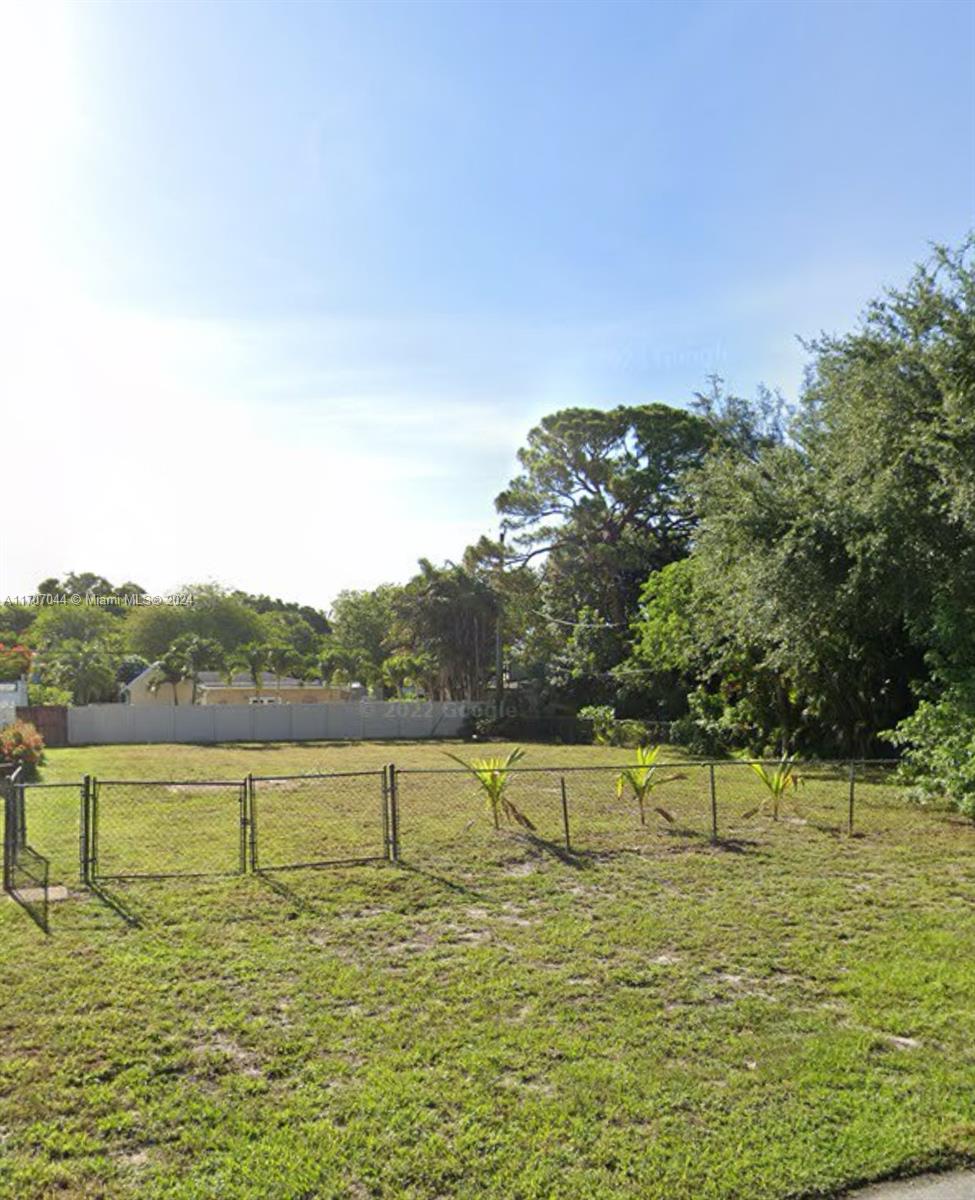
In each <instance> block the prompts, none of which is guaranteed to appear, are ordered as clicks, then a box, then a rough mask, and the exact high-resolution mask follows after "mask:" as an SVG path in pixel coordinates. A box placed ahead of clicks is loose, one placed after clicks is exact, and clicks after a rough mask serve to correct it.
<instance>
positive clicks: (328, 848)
mask: <svg viewBox="0 0 975 1200" xmlns="http://www.w3.org/2000/svg"><path fill="white" fill-rule="evenodd" d="M386 820H387V817H386V789H385V773H384V772H383V771H357V772H348V773H342V774H333V775H295V776H261V777H257V776H254V777H252V778H251V781H250V821H251V837H250V844H251V865H252V866H253V868H254V870H255V871H273V870H284V869H287V868H291V867H315V866H328V865H330V864H339V863H350V862H370V861H374V860H376V859H381V858H385V857H386Z"/></svg>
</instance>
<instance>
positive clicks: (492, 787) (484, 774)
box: [445, 746, 535, 830]
mask: <svg viewBox="0 0 975 1200" xmlns="http://www.w3.org/2000/svg"><path fill="white" fill-rule="evenodd" d="M445 753H446V754H447V757H448V758H452V759H453V760H454V762H457V763H460V765H461V766H462V767H463V768H464V769H465V770H466V771H469V772H470V774H471V775H473V776H474V778H475V779H476V780H477V782H478V783H479V784H480V785H481V789H482V790H483V792H484V798H485V799H486V800H487V806H488V812H489V813H490V814H491V817H492V819H493V820H494V828H495V829H500V827H501V818H502V817H505V818H507V820H509V821H515V822H517V824H519V825H523V826H524V827H525V829H531V830H534V828H535V826H534V825H533V824H532V823H531V821H529V819H528V818H527V817H526V816H525V814H524V813H523V812H522V811H521V810H520V809H519V808H517V807H516V806H515V805H514V804H513V803H512V802H511V800H510V799H509V798H508V795H507V791H508V784H509V783H510V782H511V768H512V767H513V766H514V765H515V763H516V762H519V761H520V760H521V759H523V758H524V757H525V752H524V750H522V749H521V747H520V746H517V747H516V748H515V749H514V750H512V751H510V753H509V754H508V755H507V756H506V757H505V758H500V757H499V758H475V759H473V760H472V761H471V762H465V761H464V760H463V759H462V758H458V757H457V755H456V754H451V753H450V752H449V751H445Z"/></svg>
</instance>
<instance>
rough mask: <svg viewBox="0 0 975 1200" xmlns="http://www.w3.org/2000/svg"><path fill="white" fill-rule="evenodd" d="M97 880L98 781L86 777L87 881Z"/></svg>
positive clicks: (94, 777)
mask: <svg viewBox="0 0 975 1200" xmlns="http://www.w3.org/2000/svg"><path fill="white" fill-rule="evenodd" d="M97 878H98V779H97V777H96V776H94V775H90V776H89V777H88V881H89V883H94V882H95V880H96V879H97Z"/></svg>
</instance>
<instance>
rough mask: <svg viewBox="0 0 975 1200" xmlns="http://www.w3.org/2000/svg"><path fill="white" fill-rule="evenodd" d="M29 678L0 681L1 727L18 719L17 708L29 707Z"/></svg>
mask: <svg viewBox="0 0 975 1200" xmlns="http://www.w3.org/2000/svg"><path fill="white" fill-rule="evenodd" d="M27 703H28V700H27V680H26V679H18V680H17V681H16V682H14V683H0V729H2V728H3V726H4V725H12V724H13V722H14V721H15V720H16V719H17V709H18V708H26V707H27Z"/></svg>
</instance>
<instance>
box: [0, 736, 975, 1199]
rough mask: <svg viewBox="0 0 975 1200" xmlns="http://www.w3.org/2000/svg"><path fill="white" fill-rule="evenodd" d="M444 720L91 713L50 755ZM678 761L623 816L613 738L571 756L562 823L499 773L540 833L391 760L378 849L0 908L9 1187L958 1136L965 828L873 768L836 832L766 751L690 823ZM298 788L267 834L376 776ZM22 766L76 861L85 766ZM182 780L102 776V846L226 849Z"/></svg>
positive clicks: (520, 1166) (98, 769) (155, 759)
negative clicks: (302, 727) (179, 839)
mask: <svg viewBox="0 0 975 1200" xmlns="http://www.w3.org/2000/svg"><path fill="white" fill-rule="evenodd" d="M454 748H455V749H456V747H454ZM503 749H504V748H502V752H503ZM441 750H442V748H441V747H436V746H431V745H417V744H411V745H407V744H402V745H390V744H389V743H383V744H377V745H372V746H369V745H349V746H347V747H341V748H340V747H337V746H275V747H269V748H257V747H226V746H224V747H212V748H209V747H158V746H156V747H143V746H137V747H93V748H89V749H70V750H64V751H53V752H51V753H50V762H49V764H48V766H47V767H46V769H45V778H46V779H47V780H57V779H61V780H70V779H76V778H77V777H78V775H79V774H80V773H81V772H83V771H89V772H91V773H94V774H96V775H98V776H99V777H100V778H103V779H109V778H129V779H131V778H168V779H171V780H189V779H200V778H205V777H211V778H227V779H238V778H240V777H242V776H243V775H244V774H246V773H248V772H253V773H255V774H266V775H275V774H281V775H283V774H288V773H290V772H307V771H312V770H316V769H318V770H326V771H334V770H350V771H351V770H367V769H371V768H376V767H378V766H380V765H381V764H382V763H384V762H387V761H389V760H394V761H395V762H396V763H397V765H399V766H403V767H406V766H412V767H414V768H422V767H424V766H436V767H441V766H449V765H450V764H449V762H448V761H447V760H446V759H445V758H444V757H443V755H442V753H441ZM461 752H462V753H464V751H461ZM472 753H473V749H472ZM626 757H627V756H626V752H625V751H620V750H613V749H602V748H588V747H565V748H559V747H541V746H532V747H530V748H529V757H528V758H527V759H526V760H525V765H526V766H529V765H536V766H539V765H545V764H553V763H557V764H560V765H577V766H582V765H589V764H612V763H619V762H620V761H621V759H622V760H625V759H626ZM668 757H669V758H672V757H673V755H668ZM684 771H685V773H686V775H687V778H686V779H685V780H681V781H678V782H676V783H673V784H668V785H666V786H665V787H663V788H661V789H660V791H659V793H657V794H655V797H654V800H655V802H656V801H659V802H660V803H661V805H662V806H663V807H665V808H667V810H668V812H670V814H671V815H672V816H673V818H674V821H673V823H672V824H670V823H668V822H666V821H665V820H663V819H662V818H659V817H657V816H654V818H653V821H652V823H651V824H649V825H648V826H647V827H646V828H642V827H640V825H639V820H638V815H637V814H636V812H635V809H634V808H633V807H632V806H631V808H630V809H629V810H627V809H626V807H625V805H620V803H619V802H618V801H617V800H616V797H615V791H614V789H613V778H614V775H613V772H612V771H611V770H608V769H606V768H605V766H604V767H603V769H601V770H592V771H585V772H576V773H571V774H567V775H566V782H567V789H568V795H569V804H570V814H571V819H572V847H573V849H572V852H566V851H565V849H564V847H561V846H560V845H559V844H558V841H557V839H558V837H559V836H561V796H560V792H559V790H558V781H557V780H553V779H552V778H551V777H547V776H534V778H533V777H531V776H529V775H527V774H526V775H523V776H518V777H517V779H516V781H515V783H514V784H513V785H512V786H513V787H517V788H518V789H519V792H518V796H517V802H518V804H519V807H520V808H522V809H523V810H524V811H526V812H527V813H528V815H529V816H530V817H531V818H532V819H533V821H534V822H535V823H536V825H537V826H538V832H539V836H538V837H537V838H532V837H528V836H525V835H523V834H521V833H516V832H513V831H509V830H502V831H500V832H497V833H496V832H494V831H493V830H492V829H491V828H490V824H489V820H488V818H487V816H486V814H485V812H484V808H483V801H482V800H481V799H480V797H479V796H478V794H477V789H476V785H474V784H473V781H472V780H470V779H467V780H465V779H464V778H463V777H462V776H459V775H458V776H444V777H435V776H429V775H426V776H425V775H414V776H409V775H406V776H403V777H402V780H401V797H400V799H401V811H402V842H403V853H404V856H405V860H406V861H405V862H404V865H402V866H400V867H395V866H392V865H386V864H379V865H374V866H361V867H340V868H329V869H327V870H306V871H280V872H270V873H268V874H267V875H266V876H252V875H247V876H243V877H236V878H235V877H228V878H213V879H203V880H164V881H149V880H140V881H137V882H130V883H116V882H112V883H109V884H106V885H105V887H106V893H105V896H104V898H98V897H95V896H91V895H88V894H87V893H83V892H82V891H80V889H78V891H77V894H76V895H74V896H73V897H72V898H71V899H70V900H68V901H65V902H61V903H58V904H55V905H53V906H52V910H51V920H52V926H51V927H52V935H51V936H50V937H49V938H44V937H43V936H42V935H41V934H40V933H39V931H37V930H36V929H35V928H34V927H33V926H32V925H31V924H30V922H29V921H28V920H27V918H26V916H25V915H24V913H23V912H21V911H20V910H19V909H18V908H17V907H16V906H15V905H13V904H12V903H7V904H4V905H2V906H0V938H2V943H0V944H2V946H3V951H2V962H3V965H4V968H5V969H4V972H3V992H2V1000H0V1021H2V1029H0V1039H2V1042H0V1044H2V1046H3V1050H2V1052H0V1139H2V1140H0V1145H2V1151H0V1155H2V1157H0V1197H3V1198H4V1200H6V1198H8V1197H9V1198H10V1200H35V1198H39V1197H49V1196H55V1195H56V1196H60V1197H65V1198H66V1200H75V1198H76V1197H77V1198H81V1197H86V1198H87V1197H139V1198H140V1200H141V1198H142V1197H147V1198H149V1200H153V1198H156V1197H174V1198H175V1197H180V1198H184V1200H189V1198H193V1200H197V1198H199V1200H204V1198H206V1200H209V1198H211V1197H213V1198H216V1197H219V1198H221V1200H224V1198H228V1200H229V1198H234V1200H236V1198H243V1197H248V1198H253V1200H279V1198H280V1200H285V1198H287V1200H299V1198H309V1200H310V1198H312V1197H314V1198H316V1200H317V1198H319V1197H323V1198H324V1197H335V1198H339V1197H342V1198H343V1200H344V1198H346V1197H351V1198H353V1200H358V1198H360V1197H390V1198H394V1197H396V1198H398V1197H417V1198H419V1197H423V1198H430V1200H433V1198H434V1197H438V1198H439V1197H463V1198H471V1200H473V1198H475V1197H477V1198H481V1197H485V1198H494V1197H496V1198H498V1200H501V1198H502V1197H503V1198H504V1200H516V1198H525V1200H528V1198H539V1200H540V1198H543V1197H579V1198H580V1200H583V1198H589V1197H594V1198H603V1197H605V1198H610V1197H613V1198H616V1197H633V1198H636V1197H640V1198H641V1200H647V1198H649V1200H655V1198H659V1200H744V1198H747V1200H763V1198H769V1200H771V1198H777V1200H782V1198H785V1197H804V1196H827V1195H831V1194H834V1193H835V1192H836V1191H837V1190H839V1189H840V1188H841V1187H842V1186H844V1185H848V1184H850V1183H853V1182H858V1181H862V1180H866V1179H870V1178H876V1177H879V1176H883V1175H886V1174H890V1173H894V1172H901V1171H907V1170H911V1169H914V1168H918V1167H921V1166H930V1165H942V1164H947V1163H949V1162H953V1161H960V1160H963V1159H969V1158H972V1157H975V1046H973V1043H972V1039H971V1036H970V1030H971V1028H972V1024H973V1020H975V988H973V986H972V983H973V975H972V967H971V947H972V946H973V945H975V903H973V902H975V829H973V828H972V826H971V825H966V824H964V823H962V822H960V821H954V820H951V819H950V818H948V817H945V816H943V815H939V814H934V813H919V812H917V811H916V810H914V809H909V808H907V807H905V806H904V805H903V804H901V803H899V800H900V797H899V795H898V794H897V792H896V790H895V789H891V788H888V787H887V786H886V785H885V784H884V783H883V781H882V780H880V779H878V778H874V779H871V781H870V782H868V783H865V784H863V785H862V786H861V787H860V789H859V796H860V800H861V803H860V805H859V812H858V828H859V833H858V836H856V837H853V838H850V837H848V836H846V835H845V834H844V833H842V832H841V830H842V826H843V822H844V820H845V816H846V797H847V790H846V788H847V785H846V782H845V780H844V779H843V778H842V777H839V776H834V775H831V774H830V773H829V772H827V771H819V772H814V773H812V774H811V777H810V780H809V782H808V784H807V786H806V788H805V789H804V790H803V791H802V792H801V793H799V796H798V807H797V808H796V809H793V808H792V807H791V806H790V805H787V806H786V809H785V811H784V819H783V820H781V821H779V822H778V823H776V822H773V821H772V820H771V819H770V818H769V817H767V816H760V817H755V818H752V819H751V820H744V819H743V814H744V813H745V812H747V810H748V809H749V808H750V807H753V806H754V802H755V801H756V800H757V798H758V796H759V795H760V791H758V790H756V788H757V789H760V788H761V784H760V781H758V780H757V779H756V778H755V777H754V776H753V775H752V773H751V772H750V771H748V770H747V769H745V768H741V767H732V766H729V767H726V768H725V767H722V768H720V770H719V773H718V774H719V779H718V798H719V818H720V821H721V828H722V831H723V833H724V834H725V835H726V840H724V841H722V842H721V843H719V844H718V845H717V846H712V845H711V844H710V842H709V841H708V838H707V832H708V822H709V819H710V811H709V794H708V784H707V772H706V771H703V770H702V769H701V768H699V767H694V766H690V765H689V766H687V767H686V768H684ZM259 786H260V785H259ZM315 788H316V785H314V784H310V783H309V784H300V785H298V786H297V787H296V788H294V789H291V790H289V787H288V786H287V785H285V786H284V787H277V788H274V787H266V788H265V790H264V793H263V794H262V793H261V792H260V790H259V792H258V805H259V808H258V812H259V816H260V815H261V814H263V817H264V819H265V821H266V822H268V823H269V824H271V825H276V826H277V828H278V830H279V832H278V833H277V834H276V836H277V837H279V839H280V841H279V842H278V843H277V845H276V846H275V848H276V849H277V850H278V851H279V856H281V855H286V854H288V853H290V851H291V850H293V849H294V850H297V849H302V848H303V845H304V844H305V843H307V844H310V845H314V846H315V847H316V849H318V850H320V851H321V852H322V853H325V852H327V851H329V850H330V849H331V848H334V847H335V846H339V847H342V846H349V847H351V846H352V844H353V841H354V839H355V838H359V839H362V838H363V837H371V836H372V832H371V831H372V830H374V828H375V826H374V825H370V822H371V821H372V820H373V817H371V816H369V815H368V814H369V810H370V807H371V806H373V803H374V802H375V805H377V806H378V792H374V791H373V790H372V781H370V782H369V784H368V786H367V785H366V784H356V785H354V787H353V785H349V790H347V791H345V792H344V793H339V792H338V791H331V792H324V793H319V792H316V790H315ZM136 794H137V795H141V793H136ZM228 795H229V799H228V801H227V803H228V805H230V806H231V816H232V815H233V814H232V803H233V795H232V794H228ZM41 796H42V793H40V792H38V793H37V794H36V797H31V800H30V801H29V803H33V802H34V801H35V799H36V803H37V804H38V805H41V804H42V803H43V804H44V805H47V809H46V810H42V809H41V808H37V810H36V811H35V818H36V821H35V825H34V827H32V834H31V836H32V839H33V838H34V833H33V828H36V830H37V838H38V840H40V841H41V842H42V843H44V844H41V845H39V846H38V849H40V850H41V851H42V852H44V853H49V852H50V853H51V855H52V858H53V859H54V874H55V875H57V876H61V877H63V878H64V880H65V881H69V882H70V876H71V872H72V871H73V870H74V869H75V866H74V859H73V857H72V856H73V854H74V849H73V846H72V842H71V837H70V836H64V835H61V834H58V835H57V836H56V830H57V828H58V824H57V822H58V821H59V818H60V816H61V815H66V814H67V815H70V813H71V812H72V811H73V806H74V803H75V796H74V793H73V792H72V791H71V790H70V789H55V790H53V791H51V792H48V793H46V794H44V795H43V799H41ZM204 796H205V792H204V790H203V789H192V788H190V789H182V790H175V789H161V790H160V798H161V799H160V803H159V804H153V805H150V806H148V807H149V808H151V809H157V808H158V809H162V810H164V816H162V817H157V816H152V815H150V814H149V813H147V812H146V807H147V806H146V805H144V804H143V805H142V807H141V808H138V807H135V805H134V803H133V804H132V805H128V806H121V805H120V806H119V811H118V813H117V814H116V817H113V819H117V821H118V825H117V828H116V829H115V830H114V832H113V835H112V838H111V841H112V844H113V846H114V847H115V851H114V852H115V853H116V854H119V855H121V856H122V857H123V858H125V857H126V856H130V855H131V854H132V853H133V852H134V851H135V850H136V849H137V847H138V846H139V845H140V844H146V843H147V841H154V839H155V837H156V836H159V837H162V836H163V834H164V833H165V831H166V830H167V829H169V830H172V829H174V828H175V827H176V825H179V824H180V822H182V823H183V830H182V831H183V832H184V833H185V834H186V835H187V836H186V838H185V840H186V841H187V842H188V843H189V845H190V847H191V850H190V851H189V853H191V854H193V855H198V856H200V857H201V859H205V860H207V861H209V858H210V856H211V854H216V853H217V851H219V854H220V855H223V854H224V851H225V850H227V849H230V850H233V845H235V843H234V844H233V845H232V844H231V843H232V836H233V835H234V833H235V830H234V826H233V822H232V820H231V821H230V822H229V823H228V824H226V826H225V813H224V810H223V808H222V807H221V806H219V805H218V806H217V808H216V809H215V810H211V809H208V808H207V804H208V803H210V801H205V800H204ZM162 798H164V803H163V802H162ZM211 801H212V797H211ZM262 805H263V808H262V807H261V806H262ZM275 806H276V807H275ZM105 812H106V808H105V803H104V797H103V804H102V821H103V825H102V830H101V841H102V843H103V846H104V844H105V841H106V827H105V825H104V821H105ZM372 812H373V813H374V814H375V819H376V820H378V808H376V807H372ZM126 813H128V815H126ZM133 813H134V815H132V814H133ZM130 817H131V819H130ZM272 817H277V820H276V821H275V820H271V818H272ZM75 820H76V818H75ZM136 821H138V822H141V823H142V825H143V829H142V835H141V837H140V836H138V835H139V829H138V827H137V825H136ZM147 821H149V822H150V823H151V822H156V825H155V827H154V830H155V831H154V834H153V838H152V839H147V838H146V836H145V822H147ZM228 829H229V831H230V833H229V834H228V833H227V830H228ZM303 830H304V831H307V832H303ZM73 832H74V834H76V832H77V830H76V826H75V828H74V830H73ZM224 836H226V837H227V838H228V840H227V841H226V842H225V841H224V840H222V839H223V838H224ZM58 837H60V838H61V840H60V841H59V840H58ZM315 839H318V840H317V841H316V840H315ZM168 841H172V838H170V839H168ZM168 841H166V840H164V842H163V845H164V846H166V845H168ZM76 844H77V842H76V838H75V842H74V846H76ZM268 844H271V843H268ZM55 851H56V853H55ZM112 905H115V906H116V907H112ZM123 912H124V913H125V914H127V916H128V920H126V919H125V917H124V916H123V915H121V914H122V913H123ZM133 922H137V923H133Z"/></svg>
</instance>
